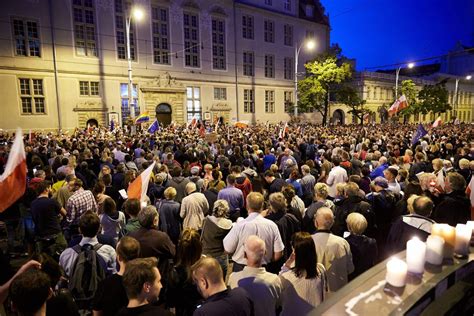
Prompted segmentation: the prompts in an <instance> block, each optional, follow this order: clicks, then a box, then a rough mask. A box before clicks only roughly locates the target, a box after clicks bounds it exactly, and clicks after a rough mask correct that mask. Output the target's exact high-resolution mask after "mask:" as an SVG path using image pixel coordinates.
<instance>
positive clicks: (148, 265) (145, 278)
mask: <svg viewBox="0 0 474 316" xmlns="http://www.w3.org/2000/svg"><path fill="white" fill-rule="evenodd" d="M122 282H123V286H124V287H125V292H126V293H127V297H128V305H127V307H126V308H123V309H122V310H120V312H119V313H118V314H117V315H118V316H139V315H143V316H146V315H156V316H168V315H169V316H171V315H173V314H172V313H170V312H169V311H167V310H164V309H163V308H162V307H160V306H156V305H153V304H152V303H153V302H155V301H157V300H158V296H159V295H160V291H161V289H162V288H163V286H162V284H161V274H160V271H159V270H158V268H157V260H156V258H153V257H151V258H143V259H134V260H131V261H129V262H128V263H127V268H126V269H125V272H124V274H123V278H122Z"/></svg>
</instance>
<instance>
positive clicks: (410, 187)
mask: <svg viewBox="0 0 474 316" xmlns="http://www.w3.org/2000/svg"><path fill="white" fill-rule="evenodd" d="M422 194H423V191H422V190H421V186H420V184H419V183H417V182H409V183H408V184H407V185H406V187H405V190H404V191H403V198H402V199H400V200H399V201H398V202H397V205H396V212H395V217H398V216H402V215H407V214H409V212H408V208H407V201H408V199H409V198H410V197H411V196H412V195H417V196H419V195H422Z"/></svg>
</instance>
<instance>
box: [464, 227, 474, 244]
mask: <svg viewBox="0 0 474 316" xmlns="http://www.w3.org/2000/svg"><path fill="white" fill-rule="evenodd" d="M466 225H467V227H470V228H471V230H472V233H471V245H474V221H467V223H466Z"/></svg>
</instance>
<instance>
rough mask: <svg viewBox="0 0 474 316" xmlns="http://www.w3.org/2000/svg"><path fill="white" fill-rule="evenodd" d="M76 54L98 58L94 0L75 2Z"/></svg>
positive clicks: (74, 0)
mask: <svg viewBox="0 0 474 316" xmlns="http://www.w3.org/2000/svg"><path fill="white" fill-rule="evenodd" d="M72 10H73V15H74V43H75V46H76V54H77V55H80V56H96V57H97V56H98V55H99V54H98V50H97V39H96V26H95V10H94V4H93V0H73V6H72Z"/></svg>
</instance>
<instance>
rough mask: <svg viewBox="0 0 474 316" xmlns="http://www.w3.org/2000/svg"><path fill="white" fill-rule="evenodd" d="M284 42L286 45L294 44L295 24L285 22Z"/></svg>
mask: <svg viewBox="0 0 474 316" xmlns="http://www.w3.org/2000/svg"><path fill="white" fill-rule="evenodd" d="M283 33H284V37H285V38H284V43H285V45H286V46H293V26H292V25H289V24H285V25H284V26H283Z"/></svg>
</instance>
